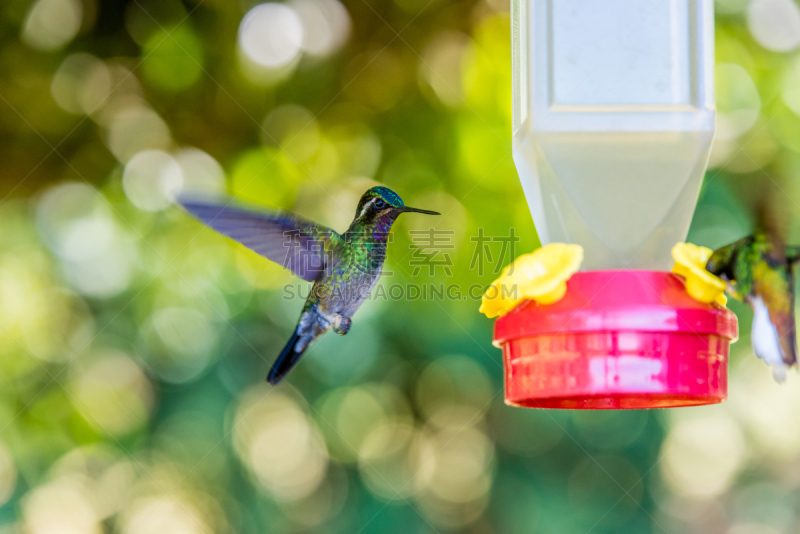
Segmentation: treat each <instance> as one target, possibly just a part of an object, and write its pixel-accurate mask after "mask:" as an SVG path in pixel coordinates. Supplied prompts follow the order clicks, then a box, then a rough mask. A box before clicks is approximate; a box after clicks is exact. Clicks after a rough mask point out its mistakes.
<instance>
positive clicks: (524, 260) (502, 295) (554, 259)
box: [480, 243, 583, 319]
mask: <svg viewBox="0 0 800 534" xmlns="http://www.w3.org/2000/svg"><path fill="white" fill-rule="evenodd" d="M582 261H583V247H581V246H580V245H567V244H566V243H550V244H549V245H545V246H543V247H541V248H539V249H536V250H535V251H533V252H531V253H530V254H523V255H522V256H520V257H518V258H517V259H516V260H515V261H514V263H512V264H511V265H509V266H508V267H506V268H505V269H503V273H502V274H501V275H500V278H498V279H497V280H495V281H494V282H492V285H491V286H489V288H488V289H487V290H486V292H485V293H484V294H483V299H482V300H481V307H480V312H481V313H484V314H486V317H488V318H490V319H491V318H493V317H497V316H498V315H499V316H501V317H502V316H503V315H505V314H507V313H508V312H510V311H511V310H512V309H514V308H515V307H516V306H517V304H519V303H520V302H521V301H523V300H525V299H532V300H535V301H536V302H538V303H539V304H552V303H553V302H557V301H559V300H561V298H563V297H564V295H565V294H566V292H567V280H569V278H570V277H571V276H572V275H573V274H575V273H576V272H577V271H578V269H579V268H580V266H581V262H582Z"/></svg>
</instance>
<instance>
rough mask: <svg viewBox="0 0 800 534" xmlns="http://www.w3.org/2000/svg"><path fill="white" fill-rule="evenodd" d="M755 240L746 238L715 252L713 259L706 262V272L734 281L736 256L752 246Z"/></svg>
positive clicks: (749, 237) (750, 237)
mask: <svg viewBox="0 0 800 534" xmlns="http://www.w3.org/2000/svg"><path fill="white" fill-rule="evenodd" d="M752 240H753V237H752V236H748V237H745V238H744V239H740V240H739V241H735V242H733V243H731V244H729V245H725V246H724V247H720V248H718V249H717V250H715V251H714V252H713V253H712V254H711V257H709V258H708V262H706V270H707V271H708V272H710V273H711V274H713V275H716V276H719V277H720V278H724V279H726V280H728V281H731V280H734V279H735V278H734V273H733V270H734V266H735V263H736V255H737V254H738V253H739V251H740V250H741V249H742V248H743V247H745V246H747V245H748V244H750V243H751V242H752Z"/></svg>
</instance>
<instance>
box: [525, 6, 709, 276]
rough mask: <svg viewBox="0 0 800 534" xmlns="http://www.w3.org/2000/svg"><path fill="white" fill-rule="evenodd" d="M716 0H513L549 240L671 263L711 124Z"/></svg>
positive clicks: (621, 262)
mask: <svg viewBox="0 0 800 534" xmlns="http://www.w3.org/2000/svg"><path fill="white" fill-rule="evenodd" d="M713 32H714V28H713V6H712V2H711V0H597V1H591V2H589V1H585V0H512V53H513V91H514V94H513V102H514V139H513V143H514V161H515V163H516V166H517V170H518V172H519V175H520V179H521V181H522V184H523V188H524V190H525V195H526V197H527V201H528V205H529V206H530V209H531V214H532V215H533V220H534V223H535V225H536V229H537V231H538V233H539V236H540V238H541V240H542V243H545V244H546V243H550V242H567V243H577V244H580V245H582V246H583V247H584V250H585V253H586V259H585V261H584V264H583V268H584V269H585V270H592V269H621V268H622V269H669V267H670V266H671V264H672V261H671V258H670V249H671V247H672V245H674V244H675V243H676V242H678V241H683V240H684V239H685V238H686V234H687V232H688V230H689V224H690V222H691V217H692V214H693V212H694V208H695V204H696V201H697V195H698V192H699V188H700V184H701V182H702V179H703V174H704V172H705V170H706V165H707V162H708V154H709V149H710V146H711V139H712V136H713V132H714V87H713V79H714V53H713V39H714V36H713Z"/></svg>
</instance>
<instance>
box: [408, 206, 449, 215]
mask: <svg viewBox="0 0 800 534" xmlns="http://www.w3.org/2000/svg"><path fill="white" fill-rule="evenodd" d="M400 212H401V213H404V212H411V213H424V214H425V215H441V213H439V212H438V211H430V210H421V209H417V208H412V207H409V206H403V207H402V208H400Z"/></svg>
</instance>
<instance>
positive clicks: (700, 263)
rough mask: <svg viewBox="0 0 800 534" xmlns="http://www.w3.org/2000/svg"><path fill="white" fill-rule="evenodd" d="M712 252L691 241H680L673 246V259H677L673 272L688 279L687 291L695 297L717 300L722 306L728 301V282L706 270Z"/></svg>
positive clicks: (710, 300) (706, 300) (709, 300)
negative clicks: (726, 290)
mask: <svg viewBox="0 0 800 534" xmlns="http://www.w3.org/2000/svg"><path fill="white" fill-rule="evenodd" d="M711 254H712V250H711V249H710V248H707V247H698V246H697V245H693V244H691V243H678V244H676V245H675V246H674V247H672V259H674V260H675V266H674V267H673V268H672V272H673V273H675V274H679V275H681V276H683V277H684V278H685V279H686V291H687V293H689V295H690V296H691V297H692V298H693V299H695V300H698V301H700V302H705V303H706V304H708V303H711V302H716V303H717V304H719V305H720V306H725V304H727V302H728V299H727V298H726V297H725V287H726V285H727V284H726V283H725V281H724V280H722V279H721V278H718V277H716V276H714V275H713V274H711V273H710V272H708V271H707V270H706V263H707V262H708V258H710V257H711Z"/></svg>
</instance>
